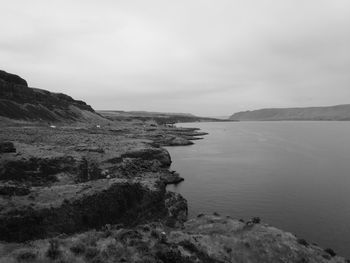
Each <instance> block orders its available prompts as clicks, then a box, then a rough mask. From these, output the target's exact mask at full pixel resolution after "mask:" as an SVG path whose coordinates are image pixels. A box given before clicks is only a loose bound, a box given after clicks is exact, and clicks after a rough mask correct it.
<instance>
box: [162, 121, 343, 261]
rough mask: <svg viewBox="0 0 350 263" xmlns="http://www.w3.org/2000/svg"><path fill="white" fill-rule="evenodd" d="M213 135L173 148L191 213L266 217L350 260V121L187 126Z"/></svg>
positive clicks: (246, 217)
mask: <svg viewBox="0 0 350 263" xmlns="http://www.w3.org/2000/svg"><path fill="white" fill-rule="evenodd" d="M179 126H184V127H185V126H186V127H199V128H201V129H202V130H203V131H205V132H209V135H207V136H205V139H204V140H201V141H196V142H195V143H196V144H195V145H193V146H185V147H168V148H167V149H168V150H169V152H170V154H171V157H172V159H173V161H174V162H173V166H172V169H174V170H176V171H178V172H179V173H180V174H181V176H182V177H184V178H185V181H184V182H183V183H181V184H179V185H178V186H170V187H169V190H173V191H177V192H180V193H181V194H182V195H183V196H184V197H185V198H186V199H187V200H188V202H189V209H190V211H189V212H190V216H191V217H192V216H195V215H196V214H198V213H202V212H205V213H212V212H214V211H215V212H219V213H221V214H224V215H231V216H233V217H236V218H245V219H248V218H250V217H252V216H259V217H261V218H262V219H263V221H264V222H266V223H269V224H271V225H274V226H277V227H280V228H282V229H284V230H287V231H290V232H293V233H294V234H296V235H298V236H300V237H303V238H306V239H307V240H309V241H310V242H316V243H318V244H319V245H321V246H323V247H332V248H334V249H335V250H337V251H338V252H339V254H342V255H344V256H347V257H350V226H349V222H350V198H349V197H350V122H232V123H225V122H222V123H187V124H181V125H179Z"/></svg>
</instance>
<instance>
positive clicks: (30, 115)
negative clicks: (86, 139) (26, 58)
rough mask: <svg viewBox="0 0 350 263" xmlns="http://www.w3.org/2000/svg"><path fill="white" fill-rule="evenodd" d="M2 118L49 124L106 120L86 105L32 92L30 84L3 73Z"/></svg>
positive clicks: (0, 78)
mask: <svg viewBox="0 0 350 263" xmlns="http://www.w3.org/2000/svg"><path fill="white" fill-rule="evenodd" d="M0 116H2V117H6V118H9V119H16V120H27V121H48V122H64V121H77V120H91V119H99V118H101V119H102V117H101V116H99V115H98V114H97V113H96V112H95V111H94V110H93V109H92V108H91V106H89V105H87V104H86V103H85V102H83V101H80V100H74V99H73V98H71V97H70V96H68V95H65V94H62V93H53V92H49V91H47V90H43V89H36V88H30V87H28V84H27V81H26V80H24V79H22V78H21V77H19V76H17V75H15V74H10V73H7V72H5V71H1V70H0Z"/></svg>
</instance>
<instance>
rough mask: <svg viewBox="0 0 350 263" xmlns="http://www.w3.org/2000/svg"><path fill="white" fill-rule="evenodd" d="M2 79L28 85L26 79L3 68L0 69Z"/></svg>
mask: <svg viewBox="0 0 350 263" xmlns="http://www.w3.org/2000/svg"><path fill="white" fill-rule="evenodd" d="M0 79H2V80H4V81H6V82H9V83H12V84H17V85H21V86H25V87H28V83H27V81H26V80H24V79H22V78H21V77H19V76H17V75H15V74H11V73H7V72H6V71H3V70H0Z"/></svg>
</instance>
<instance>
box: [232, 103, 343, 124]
mask: <svg viewBox="0 0 350 263" xmlns="http://www.w3.org/2000/svg"><path fill="white" fill-rule="evenodd" d="M230 119H231V120H239V121H281V120H324V121H326V120H327V121H334V120H338V121H340V120H346V121H348V120H350V104H346V105H336V106H330V107H307V108H271V109H261V110H253V111H242V112H237V113H235V114H233V115H232V116H231V117H230Z"/></svg>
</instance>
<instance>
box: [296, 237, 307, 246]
mask: <svg viewBox="0 0 350 263" xmlns="http://www.w3.org/2000/svg"><path fill="white" fill-rule="evenodd" d="M297 242H298V243H299V244H300V245H303V246H304V247H308V246H309V243H308V242H307V241H306V240H305V239H303V238H298V239H297Z"/></svg>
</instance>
